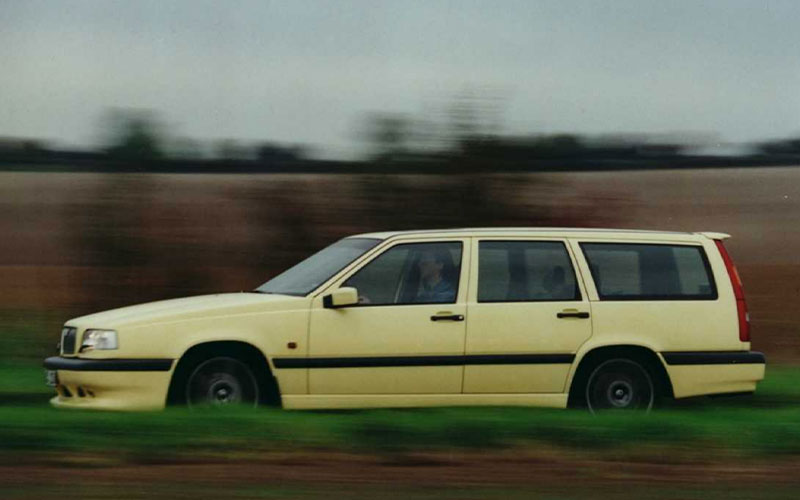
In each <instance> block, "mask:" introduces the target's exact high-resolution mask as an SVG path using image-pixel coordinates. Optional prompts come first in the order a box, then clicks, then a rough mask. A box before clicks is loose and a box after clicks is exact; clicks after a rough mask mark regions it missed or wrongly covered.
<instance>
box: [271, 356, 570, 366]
mask: <svg viewBox="0 0 800 500" xmlns="http://www.w3.org/2000/svg"><path fill="white" fill-rule="evenodd" d="M574 359H575V355H574V354H472V355H466V356H464V355H458V356H375V357H346V358H273V360H272V362H273V364H274V365H275V368H367V367H371V368H374V367H387V366H395V367H397V366H461V365H528V364H533V365H536V364H569V363H572V361H573V360H574Z"/></svg>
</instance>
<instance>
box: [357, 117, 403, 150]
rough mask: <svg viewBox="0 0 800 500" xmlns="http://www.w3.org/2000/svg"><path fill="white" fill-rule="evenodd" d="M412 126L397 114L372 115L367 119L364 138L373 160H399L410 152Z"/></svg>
mask: <svg viewBox="0 0 800 500" xmlns="http://www.w3.org/2000/svg"><path fill="white" fill-rule="evenodd" d="M412 129H413V127H412V124H411V122H410V120H409V119H408V118H407V117H406V116H405V115H401V114H396V113H371V114H370V115H368V116H367V119H366V130H365V132H364V134H363V135H364V136H365V137H366V140H367V142H368V143H369V147H370V154H371V157H372V159H373V160H387V159H392V158H397V157H398V156H401V155H403V154H404V153H407V152H408V146H409V141H410V139H411V132H412Z"/></svg>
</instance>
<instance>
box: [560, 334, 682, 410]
mask: <svg viewBox="0 0 800 500" xmlns="http://www.w3.org/2000/svg"><path fill="white" fill-rule="evenodd" d="M612 358H626V359H633V360H635V361H639V362H641V363H642V364H644V365H645V366H646V367H647V368H649V369H650V371H651V372H652V374H653V375H654V376H655V379H656V380H655V382H656V385H657V389H658V393H659V394H660V395H661V396H666V397H669V398H672V397H674V396H673V390H672V381H671V379H670V377H669V373H668V372H667V368H666V366H665V365H664V361H663V360H662V359H661V357H660V356H659V355H658V354H657V353H656V351H655V350H653V349H652V348H650V347H648V346H644V345H640V344H610V345H601V346H594V347H592V348H590V349H588V350H587V351H586V352H585V353H583V355H582V356H580V359H579V361H578V363H576V364H575V369H574V370H573V372H572V376H571V377H570V380H569V386H568V387H569V389H568V392H567V394H568V398H567V406H568V407H574V406H576V405H580V403H581V402H582V400H583V397H582V394H581V393H582V389H583V387H584V386H585V384H586V383H587V382H588V378H589V374H590V373H591V371H592V369H593V368H594V367H596V366H597V365H599V364H600V363H602V362H603V361H606V360H608V359H612Z"/></svg>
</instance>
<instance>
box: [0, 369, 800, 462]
mask: <svg viewBox="0 0 800 500" xmlns="http://www.w3.org/2000/svg"><path fill="white" fill-rule="evenodd" d="M0 377H1V378H0V380H2V382H1V383H0V384H1V385H0V396H3V400H4V401H6V402H7V401H8V400H9V398H10V400H11V401H13V400H14V397H20V396H22V395H25V394H27V395H29V396H30V401H29V402H28V406H20V405H19V404H15V405H10V406H9V405H4V406H0V422H2V425H0V461H2V462H6V463H8V462H13V461H16V460H19V459H20V457H28V458H30V459H34V458H35V457H37V456H50V457H52V456H53V455H54V454H56V455H57V454H62V455H70V454H71V455H76V454H93V453H94V454H102V455H103V456H104V457H106V458H107V459H113V460H118V461H123V462H126V461H132V462H140V461H145V462H147V461H153V460H156V461H167V462H170V461H186V460H189V461H191V460H196V459H198V458H202V457H218V456H220V455H224V456H239V455H245V456H253V455H260V454H263V453H269V452H273V451H276V450H280V451H286V450H289V451H313V450H320V449H323V450H331V451H337V452H347V453H370V454H374V453H377V454H389V455H402V454H406V453H410V452H426V451H430V452H442V451H445V452H446V451H452V450H502V449H507V448H520V447H521V448H532V449H536V448H541V447H546V448H548V449H553V448H555V449H563V450H566V451H576V450H577V451H581V452H587V453H592V452H594V451H597V452H606V451H608V450H616V451H619V452H622V453H633V454H637V453H638V454H641V453H645V454H652V455H653V456H660V455H661V454H662V452H663V450H665V449H667V450H670V453H671V454H672V455H673V456H676V455H678V456H679V455H685V456H687V457H695V456H699V455H702V457H703V458H704V459H712V458H714V457H716V458H724V457H732V456H747V457H754V458H758V457H761V458H765V457H770V458H771V459H777V458H780V457H797V456H800V388H799V387H798V386H800V383H798V382H800V368H798V367H771V368H770V369H769V371H768V375H767V378H766V380H765V381H764V382H763V383H762V384H761V385H760V386H759V390H758V392H757V394H756V395H755V396H753V397H744V398H737V399H708V398H702V399H699V400H696V401H694V402H689V403H684V404H680V405H673V406H670V407H668V408H666V409H663V410H660V411H656V412H653V413H651V414H648V415H642V414H624V413H623V414H605V415H600V416H592V415H589V414H587V413H584V412H580V411H563V410H547V409H536V408H439V409H418V410H370V411H339V412H301V411H281V410H269V409H259V410H251V411H247V410H238V411H225V412H219V411H196V412H190V411H187V410H181V409H171V410H168V411H165V412H155V413H106V412H84V411H66V410H55V409H51V408H49V407H48V406H47V405H46V404H45V403H44V401H45V400H46V397H47V393H48V392H49V390H48V389H47V388H45V386H44V383H43V376H42V370H41V368H39V367H36V366H31V365H19V364H17V365H8V364H7V365H4V366H2V367H0ZM26 391H28V392H26ZM35 398H42V399H41V401H40V402H34V401H36V399H35ZM154 450H158V451H157V452H154Z"/></svg>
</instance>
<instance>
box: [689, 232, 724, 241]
mask: <svg viewBox="0 0 800 500" xmlns="http://www.w3.org/2000/svg"><path fill="white" fill-rule="evenodd" d="M695 234H699V235H702V236H705V237H706V238H708V239H711V240H727V239H728V238H730V237H731V235H730V234H726V233H714V232H710V231H700V232H697V233H695Z"/></svg>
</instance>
